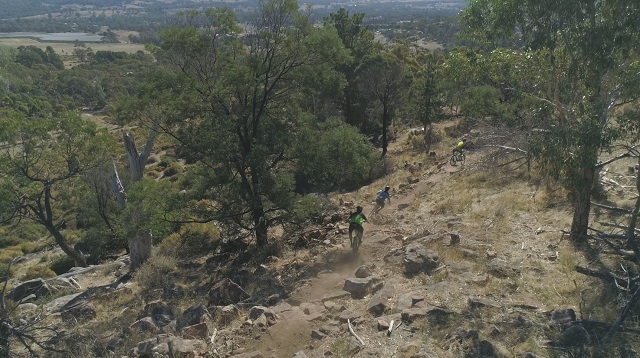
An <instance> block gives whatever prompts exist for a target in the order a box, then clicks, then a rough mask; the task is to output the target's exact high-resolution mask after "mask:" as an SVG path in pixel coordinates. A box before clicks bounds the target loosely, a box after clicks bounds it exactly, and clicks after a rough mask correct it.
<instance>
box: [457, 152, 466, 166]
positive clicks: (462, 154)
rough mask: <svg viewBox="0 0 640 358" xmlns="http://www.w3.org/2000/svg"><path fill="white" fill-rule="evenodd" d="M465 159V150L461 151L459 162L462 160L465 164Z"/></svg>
mask: <svg viewBox="0 0 640 358" xmlns="http://www.w3.org/2000/svg"><path fill="white" fill-rule="evenodd" d="M465 159H466V158H465V156H464V152H463V153H460V158H458V162H460V163H462V164H464V160H465Z"/></svg>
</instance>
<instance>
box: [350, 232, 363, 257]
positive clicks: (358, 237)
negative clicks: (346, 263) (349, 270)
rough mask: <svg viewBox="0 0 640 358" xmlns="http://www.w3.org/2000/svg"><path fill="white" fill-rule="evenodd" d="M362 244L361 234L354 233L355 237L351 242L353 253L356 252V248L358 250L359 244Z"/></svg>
mask: <svg viewBox="0 0 640 358" xmlns="http://www.w3.org/2000/svg"><path fill="white" fill-rule="evenodd" d="M361 242H362V233H360V232H359V231H356V236H355V237H354V238H353V240H352V241H351V250H353V252H358V248H360V243H361Z"/></svg>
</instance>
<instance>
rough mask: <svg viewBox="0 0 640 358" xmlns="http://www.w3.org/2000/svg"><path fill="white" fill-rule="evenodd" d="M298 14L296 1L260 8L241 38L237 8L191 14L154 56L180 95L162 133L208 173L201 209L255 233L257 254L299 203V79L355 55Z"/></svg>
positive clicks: (275, 1)
mask: <svg viewBox="0 0 640 358" xmlns="http://www.w3.org/2000/svg"><path fill="white" fill-rule="evenodd" d="M298 8H299V7H298V3H297V2H296V1H295V0H270V1H263V2H261V3H260V10H259V12H258V13H257V14H256V17H255V18H254V21H253V22H252V23H250V24H248V25H247V26H246V32H244V33H241V28H240V26H238V24H237V23H236V20H235V16H234V13H233V11H232V10H230V9H225V8H213V9H209V10H206V11H205V12H204V13H199V12H196V11H189V12H187V13H185V14H183V16H182V18H181V20H182V23H181V24H180V25H179V26H174V27H172V28H170V29H168V30H166V31H163V32H162V33H161V43H160V46H159V47H158V48H157V49H155V54H156V55H157V58H158V59H159V61H160V63H161V64H162V65H164V66H166V68H167V69H169V71H170V73H172V74H173V75H174V80H173V81H172V83H171V84H170V85H169V87H179V88H180V92H181V96H182V101H181V104H180V103H176V104H175V106H174V107H178V108H177V110H176V112H181V113H182V116H176V117H174V118H172V119H170V120H169V121H168V123H167V125H166V126H165V130H166V131H168V132H170V133H171V135H173V136H174V137H175V138H176V139H177V140H178V141H179V142H180V144H181V147H180V151H181V153H183V155H185V156H186V157H187V158H188V159H189V160H191V161H197V162H198V163H200V165H201V166H200V167H199V170H200V173H202V175H201V176H199V179H198V180H199V182H200V184H198V185H195V186H197V187H198V188H200V189H201V191H200V192H199V195H205V198H206V200H200V201H199V205H198V207H200V208H203V210H204V211H203V212H202V214H204V215H208V216H209V218H210V219H212V220H224V221H231V222H233V223H235V224H236V225H238V226H239V227H241V228H244V229H246V230H248V231H250V232H252V233H254V234H255V237H256V242H257V244H258V245H265V244H266V243H267V242H268V229H269V227H270V226H271V225H272V224H274V223H277V222H278V221H279V220H282V219H283V218H284V217H285V216H286V215H287V213H288V211H289V210H290V209H291V207H292V206H293V205H294V204H295V200H294V199H295V197H294V195H293V192H292V189H293V177H292V174H291V168H292V160H293V158H295V155H296V153H295V152H292V150H291V149H292V148H293V144H294V142H295V138H296V136H297V133H298V126H299V125H301V122H300V120H299V118H301V116H303V115H304V113H303V112H304V111H303V109H302V108H301V107H300V106H299V105H298V103H299V102H300V100H301V98H300V96H302V95H303V93H304V91H300V89H301V87H300V86H301V83H302V81H301V78H302V77H303V75H304V73H305V71H308V70H310V69H312V68H314V67H316V66H324V67H325V68H326V69H327V71H329V70H330V68H331V66H326V64H332V63H336V62H341V61H344V60H345V59H346V58H347V56H348V53H347V52H346V51H345V49H344V47H343V46H342V44H341V43H340V40H339V38H338V36H337V34H336V31H335V29H332V28H329V27H315V26H313V24H312V23H311V22H310V21H309V19H308V18H306V17H305V16H302V15H301V14H299V12H298ZM165 90H166V88H165ZM195 186H194V187H195ZM201 199H202V198H201ZM205 213H206V214H205Z"/></svg>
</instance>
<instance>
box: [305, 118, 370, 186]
mask: <svg viewBox="0 0 640 358" xmlns="http://www.w3.org/2000/svg"><path fill="white" fill-rule="evenodd" d="M297 153H298V155H299V160H298V175H300V176H303V177H306V178H309V180H310V181H311V182H312V184H315V185H317V186H318V187H319V188H320V189H322V190H336V189H346V190H351V189H355V188H359V187H360V186H362V185H363V184H364V183H366V182H368V181H369V180H370V179H371V173H372V169H373V167H374V164H375V163H376V160H377V156H378V154H377V152H376V151H375V150H374V148H373V146H372V145H371V143H370V142H369V141H367V139H366V138H365V137H364V136H363V135H362V134H360V133H359V132H358V130H357V129H356V128H354V127H352V126H350V125H348V124H345V123H343V122H341V121H340V120H337V119H334V120H330V121H328V122H327V123H323V124H322V125H320V126H319V128H315V127H314V126H313V125H309V126H307V127H306V128H304V130H303V133H302V140H301V142H300V144H299V146H298V149H297Z"/></svg>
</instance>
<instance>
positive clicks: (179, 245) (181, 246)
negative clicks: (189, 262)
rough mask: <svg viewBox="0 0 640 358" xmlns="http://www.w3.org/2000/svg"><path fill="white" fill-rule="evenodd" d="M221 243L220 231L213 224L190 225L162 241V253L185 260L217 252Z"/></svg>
mask: <svg viewBox="0 0 640 358" xmlns="http://www.w3.org/2000/svg"><path fill="white" fill-rule="evenodd" d="M219 242H220V230H218V228H216V227H215V226H213V225H212V224H208V223H196V224H189V225H184V226H182V228H180V231H178V232H177V233H173V234H171V235H169V236H167V237H166V238H165V239H164V240H162V243H161V244H160V251H161V252H163V253H174V254H175V255H176V256H177V257H180V258H185V257H190V256H194V255H202V254H205V253H207V252H210V251H212V250H215V248H216V247H217V245H218V244H219Z"/></svg>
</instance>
